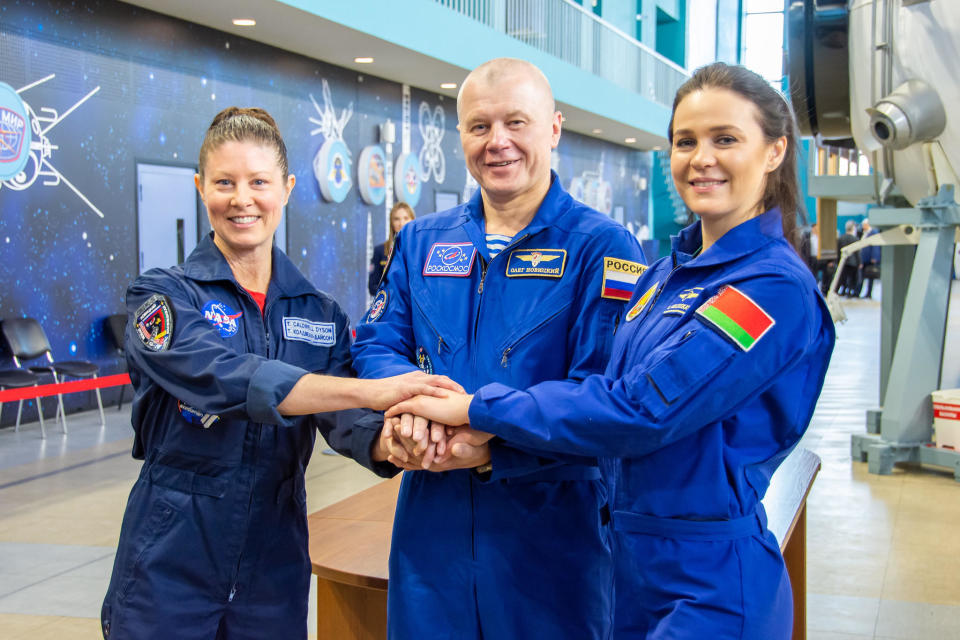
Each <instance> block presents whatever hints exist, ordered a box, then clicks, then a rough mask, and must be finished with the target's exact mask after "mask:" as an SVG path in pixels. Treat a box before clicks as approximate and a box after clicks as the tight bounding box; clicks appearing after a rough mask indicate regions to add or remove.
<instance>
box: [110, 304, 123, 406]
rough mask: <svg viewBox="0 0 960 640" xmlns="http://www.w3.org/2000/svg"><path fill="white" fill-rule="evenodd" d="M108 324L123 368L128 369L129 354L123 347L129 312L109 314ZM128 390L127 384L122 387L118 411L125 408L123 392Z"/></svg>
mask: <svg viewBox="0 0 960 640" xmlns="http://www.w3.org/2000/svg"><path fill="white" fill-rule="evenodd" d="M106 325H107V334H108V335H109V336H110V339H111V340H112V341H113V346H114V348H115V349H116V350H117V355H118V356H119V357H120V362H122V363H123V369H124V371H126V369H127V355H126V352H125V351H124V349H123V334H124V332H125V331H126V330H127V314H125V313H115V314H113V315H112V316H107V320H106ZM126 391H127V385H123V386H122V387H120V400H119V401H118V402H117V411H120V409H121V408H123V394H124V393H126Z"/></svg>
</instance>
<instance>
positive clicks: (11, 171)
mask: <svg viewBox="0 0 960 640" xmlns="http://www.w3.org/2000/svg"><path fill="white" fill-rule="evenodd" d="M29 151H30V121H29V120H28V119H27V108H26V107H25V106H24V104H23V101H22V100H21V99H20V96H19V95H17V92H16V91H14V89H13V87H11V86H10V85H8V84H6V83H4V82H0V180H9V179H11V178H13V177H14V176H16V175H17V174H19V173H20V172H21V171H23V168H24V167H25V166H27V159H28V158H29Z"/></svg>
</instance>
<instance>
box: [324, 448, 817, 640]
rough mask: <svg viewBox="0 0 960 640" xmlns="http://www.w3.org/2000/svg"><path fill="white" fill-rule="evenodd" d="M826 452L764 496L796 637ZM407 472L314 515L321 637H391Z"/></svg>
mask: <svg viewBox="0 0 960 640" xmlns="http://www.w3.org/2000/svg"><path fill="white" fill-rule="evenodd" d="M819 470H820V458H818V457H817V456H816V455H815V454H813V453H811V452H809V451H807V450H806V449H798V450H796V451H794V452H793V453H792V454H790V456H789V457H788V458H787V459H786V460H785V461H784V462H783V464H782V465H781V466H780V468H779V469H777V472H776V474H774V476H773V479H772V481H771V483H770V489H769V490H768V491H767V495H766V497H765V498H764V500H763V504H764V507H766V510H767V517H768V521H769V522H768V526H769V527H770V530H771V531H772V532H773V534H774V535H775V536H776V537H777V540H779V541H780V549H781V551H782V552H783V557H784V560H786V563H787V571H788V572H789V573H790V581H791V582H792V583H793V637H794V640H804V639H805V638H806V601H807V574H806V562H807V558H806V548H807V540H806V537H807V536H806V534H807V509H806V503H807V495H808V494H809V492H810V487H811V485H812V484H813V480H814V478H815V477H816V475H817V472H818V471H819ZM399 490H400V478H399V477H396V478H394V479H392V480H387V481H385V482H381V483H380V484H377V485H375V486H373V487H371V488H369V489H367V490H366V491H362V492H360V493H358V494H356V495H355V496H352V497H350V498H347V499H345V500H341V501H340V502H338V503H336V504H334V505H331V506H329V507H327V508H325V509H321V510H320V511H317V512H316V513H314V514H312V515H310V517H309V518H308V522H309V526H310V560H311V563H312V564H313V573H314V574H316V576H317V640H351V639H352V640H383V639H384V638H386V637H387V579H388V576H387V558H388V557H389V555H390V533H391V530H392V528H393V512H394V508H395V506H396V503H397V494H398V492H399Z"/></svg>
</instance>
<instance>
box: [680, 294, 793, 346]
mask: <svg viewBox="0 0 960 640" xmlns="http://www.w3.org/2000/svg"><path fill="white" fill-rule="evenodd" d="M697 315H698V316H699V317H700V318H701V319H703V320H704V321H705V322H706V323H707V324H709V325H711V326H712V327H714V328H715V329H716V330H717V331H719V332H720V333H721V334H722V335H724V336H726V337H727V338H729V339H730V340H731V341H732V342H733V343H734V344H735V345H737V346H738V347H740V348H741V349H743V350H744V351H749V350H750V349H752V348H753V346H754V345H755V344H757V342H758V341H759V340H760V338H762V337H763V336H764V335H766V333H767V332H768V331H770V328H771V327H773V325H774V324H776V322H775V321H774V319H773V318H772V317H771V316H770V314H769V313H767V312H766V311H764V310H763V307H761V306H760V305H758V304H757V303H756V302H754V301H753V300H752V299H751V298H750V297H749V296H748V295H747V294H745V293H743V292H742V291H740V290H739V289H737V288H736V287H733V286H730V285H727V286H725V287H723V288H722V289H720V291H718V292H717V294H716V295H714V296H713V297H712V298H710V299H709V300H707V301H706V302H704V303H703V304H702V305H700V307H699V308H698V309H697Z"/></svg>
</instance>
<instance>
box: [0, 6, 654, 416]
mask: <svg viewBox="0 0 960 640" xmlns="http://www.w3.org/2000/svg"><path fill="white" fill-rule="evenodd" d="M230 105H239V106H259V107H263V108H265V109H266V110H267V111H269V112H270V113H271V114H272V115H273V116H274V118H275V119H276V121H277V123H278V125H279V126H280V130H281V132H282V133H283V136H284V140H285V141H286V143H287V147H288V153H289V160H290V170H291V171H292V172H293V173H295V174H296V177H297V185H296V188H295V189H294V191H293V194H292V196H291V198H290V201H289V203H288V205H287V219H286V247H285V249H286V251H287V253H288V255H289V256H290V257H291V258H292V259H293V261H294V263H295V264H297V266H299V267H300V269H301V270H302V271H303V272H304V273H305V274H306V275H307V277H308V278H310V279H311V280H312V281H313V282H314V283H315V284H316V285H317V287H318V288H320V289H322V290H325V291H327V292H329V293H330V294H332V295H333V296H334V297H335V298H336V299H337V300H339V301H340V303H341V305H342V306H343V307H344V309H345V310H346V312H347V313H348V314H349V315H350V317H351V318H354V319H356V318H359V317H360V315H361V314H362V313H363V311H364V309H365V308H366V305H367V302H368V298H367V293H366V277H367V265H368V263H369V256H370V254H371V252H372V248H373V244H374V243H377V242H382V241H383V240H384V239H385V238H386V212H387V210H388V209H389V206H390V205H391V204H392V203H393V202H395V201H397V200H403V201H405V202H408V203H410V204H412V205H413V206H414V208H415V210H416V212H417V215H418V216H422V215H425V214H428V213H430V212H431V211H433V210H434V209H435V207H436V206H437V205H438V203H443V205H444V206H446V205H448V204H450V203H456V202H462V201H463V200H464V198H467V197H469V196H470V194H472V193H473V191H474V190H475V189H476V183H475V182H474V181H473V180H472V178H470V177H469V174H468V173H467V171H466V169H465V166H464V162H463V154H462V151H461V149H460V144H459V136H458V134H457V131H456V107H455V103H454V101H453V100H452V99H450V98H447V97H444V96H441V95H438V94H434V93H430V92H426V91H423V90H421V89H418V88H416V87H408V86H405V85H400V84H397V83H395V82H391V81H387V80H383V79H380V78H377V77H374V76H369V75H362V76H361V75H357V73H356V72H354V71H350V70H346V69H343V68H339V67H335V66H332V65H329V64H326V63H324V62H322V61H317V60H312V59H309V58H306V57H303V56H299V55H295V54H292V53H289V52H285V51H281V50H278V49H274V48H272V47H268V46H266V45H263V44H260V43H256V42H252V41H249V40H245V39H242V38H238V37H236V36H233V35H230V34H227V33H224V32H219V31H215V30H212V29H208V28H206V27H201V26H199V25H195V24H191V23H187V22H182V21H179V20H176V19H172V18H168V17H166V16H161V15H158V14H155V13H152V12H149V11H146V10H143V9H140V8H137V7H134V6H131V5H126V4H122V3H119V2H112V1H107V0H103V1H99V2H98V1H92V2H83V1H79V0H78V1H77V2H72V3H61V2H54V1H43V0H33V1H31V0H8V1H7V2H4V3H3V5H2V7H0V282H2V283H3V285H2V287H0V318H8V317H18V316H32V317H36V318H37V319H39V320H40V322H41V324H42V325H43V326H44V328H45V329H46V332H47V334H48V336H49V338H50V341H51V343H52V346H53V351H54V354H55V355H56V356H57V357H58V358H59V359H69V358H71V357H75V358H85V359H90V360H93V361H95V362H97V363H98V364H99V365H100V366H101V368H102V371H103V374H109V373H116V372H119V371H122V370H123V365H122V362H121V359H120V358H119V357H118V355H117V352H116V351H115V349H114V346H113V344H112V343H111V342H110V340H109V339H108V337H107V334H106V332H105V325H104V319H105V317H106V316H108V315H110V314H114V313H118V312H123V311H124V310H125V309H124V301H123V297H124V292H125V290H126V287H127V285H128V284H129V283H130V282H131V281H132V280H133V279H134V278H135V277H136V276H137V274H138V273H139V266H140V258H139V252H140V251H141V250H142V249H143V248H142V247H139V246H138V200H137V196H138V193H137V192H138V182H137V165H138V163H151V164H159V165H170V166H172V167H187V168H190V167H195V165H196V158H197V152H198V150H199V146H200V142H201V138H202V136H203V132H204V131H205V130H206V128H207V126H208V125H209V123H210V120H211V119H212V118H213V116H214V115H215V114H216V113H217V112H218V111H220V110H221V109H223V108H224V107H227V106H230ZM553 167H554V169H555V170H556V171H557V172H558V174H559V176H560V178H561V180H562V182H563V185H564V187H566V188H568V189H570V190H571V191H572V192H573V193H574V194H575V196H576V197H578V198H580V199H581V200H583V201H584V202H587V203H589V204H591V205H592V206H594V207H595V208H597V209H599V210H601V211H604V212H606V213H608V214H609V215H611V216H612V217H614V218H616V219H617V220H619V221H621V222H623V223H624V224H625V225H627V226H628V228H630V229H631V230H632V231H634V233H636V234H637V235H638V237H643V235H644V234H645V233H646V224H647V210H648V189H647V183H648V180H649V171H650V158H649V155H648V154H646V153H643V152H639V151H632V150H630V149H627V148H625V147H620V146H617V145H612V144H608V143H605V142H602V141H599V140H596V139H593V138H589V137H586V136H581V135H578V134H575V133H572V132H569V131H566V132H564V134H563V137H562V139H561V142H560V147H559V150H558V151H556V152H555V153H554V156H553ZM190 215H192V212H190ZM197 228H198V229H199V233H204V232H205V231H204V230H206V229H209V224H207V222H206V216H205V213H204V212H202V211H201V214H200V216H199V220H198V227H197ZM3 358H4V359H6V361H7V362H9V354H6V353H4V354H3ZM106 391H107V393H105V394H104V395H105V401H108V402H109V401H110V398H111V397H115V396H116V393H118V391H117V390H116V389H112V390H106ZM65 401H66V402H67V403H68V410H73V409H77V408H81V407H88V406H89V403H90V402H91V399H90V398H88V397H87V394H71V395H70V396H69V397H67V398H65ZM47 407H48V409H49V410H50V411H52V410H53V403H50V402H48V403H47ZM4 413H5V416H4V421H3V424H4V425H6V424H9V423H11V421H12V419H13V414H14V413H15V412H4ZM33 415H35V414H34V413H33V411H32V410H29V411H27V413H26V416H27V419H30V417H32V416H33Z"/></svg>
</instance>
